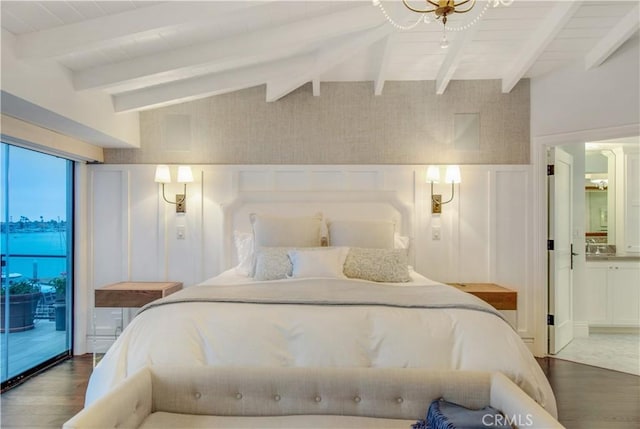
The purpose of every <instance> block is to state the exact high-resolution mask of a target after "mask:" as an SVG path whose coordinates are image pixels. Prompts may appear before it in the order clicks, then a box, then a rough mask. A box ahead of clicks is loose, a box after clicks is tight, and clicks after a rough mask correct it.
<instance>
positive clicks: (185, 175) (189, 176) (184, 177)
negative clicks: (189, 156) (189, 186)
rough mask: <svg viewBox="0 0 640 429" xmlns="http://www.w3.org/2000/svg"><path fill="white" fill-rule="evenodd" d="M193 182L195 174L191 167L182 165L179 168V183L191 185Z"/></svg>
mask: <svg viewBox="0 0 640 429" xmlns="http://www.w3.org/2000/svg"><path fill="white" fill-rule="evenodd" d="M191 182H193V173H192V172H191V167H189V166H188V165H181V166H179V167H178V183H191Z"/></svg>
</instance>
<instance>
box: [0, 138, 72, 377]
mask: <svg viewBox="0 0 640 429" xmlns="http://www.w3.org/2000/svg"><path fill="white" fill-rule="evenodd" d="M0 168H1V170H0V173H1V174H0V179H1V181H2V193H1V198H0V208H1V210H0V226H1V240H0V248H1V252H0V253H1V254H2V255H1V256H2V279H1V282H2V283H1V284H2V294H1V301H2V302H1V304H0V305H1V309H2V314H1V334H0V335H1V341H2V343H1V345H0V348H1V350H2V359H1V362H0V364H1V367H2V368H1V370H2V388H3V390H4V388H6V387H9V386H10V385H11V384H13V383H14V382H15V381H16V380H19V379H20V378H22V377H23V376H24V375H28V374H29V373H30V372H33V371H36V370H38V369H39V368H41V367H43V366H44V365H48V364H50V363H52V362H53V361H55V360H57V359H61V358H64V357H66V356H68V355H70V354H71V338H72V337H71V331H72V329H71V328H72V323H71V321H72V320H71V315H72V311H71V310H72V300H71V298H72V293H71V292H72V286H71V285H72V284H73V276H72V273H73V258H72V255H73V236H72V231H73V224H72V221H73V216H72V213H73V211H72V208H73V162H72V161H69V160H66V159H62V158H58V157H55V156H51V155H46V154H43V153H40V152H36V151H33V150H29V149H24V148H21V147H17V146H13V145H10V144H6V143H1V144H0Z"/></svg>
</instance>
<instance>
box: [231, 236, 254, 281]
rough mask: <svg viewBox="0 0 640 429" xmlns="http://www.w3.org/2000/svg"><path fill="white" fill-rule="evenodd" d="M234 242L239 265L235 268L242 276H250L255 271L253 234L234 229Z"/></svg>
mask: <svg viewBox="0 0 640 429" xmlns="http://www.w3.org/2000/svg"><path fill="white" fill-rule="evenodd" d="M233 242H234V244H235V246H236V255H237V256H238V265H236V268H235V270H236V273H237V274H240V275H242V276H250V275H251V273H252V271H253V234H251V233H250V232H240V231H233Z"/></svg>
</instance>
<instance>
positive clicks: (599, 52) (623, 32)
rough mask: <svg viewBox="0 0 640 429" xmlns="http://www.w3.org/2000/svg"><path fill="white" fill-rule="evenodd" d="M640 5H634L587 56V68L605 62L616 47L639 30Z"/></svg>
mask: <svg viewBox="0 0 640 429" xmlns="http://www.w3.org/2000/svg"><path fill="white" fill-rule="evenodd" d="M639 16H640V6H636V7H634V8H633V9H632V10H631V12H629V13H628V14H626V15H625V16H624V18H622V19H621V20H620V22H619V23H618V24H617V25H616V26H615V27H614V28H613V29H612V30H611V31H609V32H608V33H607V34H606V35H605V36H604V37H603V38H602V39H601V40H600V41H599V42H598V43H597V44H596V45H595V46H594V47H593V49H591V50H590V51H589V52H587V55H586V56H585V68H586V69H587V70H590V69H592V68H594V67H598V66H599V65H600V64H602V63H604V62H605V61H606V60H607V58H609V56H610V55H611V54H613V53H614V52H615V51H616V49H618V48H619V47H620V45H622V44H623V43H624V42H626V41H627V40H629V38H630V37H631V36H633V35H634V34H635V32H636V31H638V28H639V27H640V19H638V18H639Z"/></svg>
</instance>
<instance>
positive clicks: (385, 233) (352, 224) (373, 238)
mask: <svg viewBox="0 0 640 429" xmlns="http://www.w3.org/2000/svg"><path fill="white" fill-rule="evenodd" d="M328 227H329V245H330V246H347V247H364V248H369V249H393V248H394V233H395V224H394V223H393V222H392V221H387V220H379V221H378V220H369V221H360V220H334V221H331V222H329V225H328Z"/></svg>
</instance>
